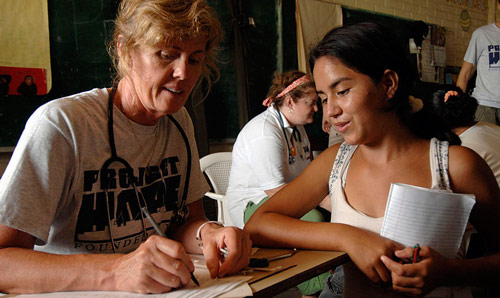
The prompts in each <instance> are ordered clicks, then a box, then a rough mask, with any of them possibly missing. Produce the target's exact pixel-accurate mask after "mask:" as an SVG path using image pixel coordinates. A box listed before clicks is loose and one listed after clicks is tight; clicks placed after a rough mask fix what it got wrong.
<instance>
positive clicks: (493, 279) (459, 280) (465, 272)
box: [445, 253, 500, 287]
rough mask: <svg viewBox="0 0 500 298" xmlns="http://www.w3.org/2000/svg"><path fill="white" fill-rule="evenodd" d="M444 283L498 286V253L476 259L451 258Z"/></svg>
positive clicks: (499, 275)
mask: <svg viewBox="0 0 500 298" xmlns="http://www.w3.org/2000/svg"><path fill="white" fill-rule="evenodd" d="M448 272H449V274H448V278H447V280H446V281H445V283H446V285H462V286H463V285H468V286H485V287H488V286H498V280H499V279H500V253H495V254H492V255H490V256H485V257H481V258H476V259H463V260H452V261H451V266H450V267H449V270H448Z"/></svg>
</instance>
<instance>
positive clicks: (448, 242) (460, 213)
mask: <svg viewBox="0 0 500 298" xmlns="http://www.w3.org/2000/svg"><path fill="white" fill-rule="evenodd" d="M474 203H475V196H474V195H470V194H457V193H451V192H444V191H442V190H435V189H429V188H422V187H418V186H412V185H407V184H400V183H393V184H391V189H390V191H389V197H388V199H387V206H386V210H385V217H384V223H383V225H382V229H381V232H380V235H381V236H383V237H386V238H389V239H391V240H394V241H396V242H399V243H401V244H403V245H405V246H409V247H413V246H414V245H415V244H416V243H419V244H420V245H426V246H430V247H432V248H433V249H434V250H436V251H438V252H439V253H441V254H442V255H443V256H444V257H447V258H455V257H456V255H457V251H458V249H459V247H460V243H461V241H462V238H463V235H464V232H465V228H466V226H467V222H468V219H469V214H470V211H471V210H472V207H473V206H474Z"/></svg>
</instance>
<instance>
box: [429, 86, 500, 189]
mask: <svg viewBox="0 0 500 298" xmlns="http://www.w3.org/2000/svg"><path fill="white" fill-rule="evenodd" d="M426 102H428V103H429V105H430V107H431V108H432V109H433V110H434V112H435V113H436V114H437V115H438V116H439V117H441V118H442V119H443V120H444V121H445V122H447V123H448V124H449V125H450V127H451V128H452V130H453V131H454V132H455V133H456V134H457V135H458V136H459V137H460V140H461V141H462V146H465V147H469V148H471V149H472V150H474V151H475V152H476V153H477V154H479V155H480V156H481V157H482V158H483V159H484V160H485V161H486V163H487V164H488V165H489V166H490V168H491V170H492V171H493V174H494V175H495V177H496V179H497V183H498V185H500V126H498V125H495V124H491V123H489V122H485V121H475V120H474V115H475V113H476V110H477V107H478V102H477V100H476V99H475V98H474V97H472V96H470V95H469V94H467V93H464V92H463V91H462V89H460V88H459V87H457V86H455V85H443V86H440V87H439V88H438V89H437V90H435V91H434V92H433V93H432V95H431V96H430V98H429V99H427V100H426Z"/></svg>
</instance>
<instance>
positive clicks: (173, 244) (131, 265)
mask: <svg viewBox="0 0 500 298" xmlns="http://www.w3.org/2000/svg"><path fill="white" fill-rule="evenodd" d="M192 271H194V265H193V262H192V261H191V258H190V257H189V255H188V254H187V253H186V251H185V250H184V248H183V246H182V245H181V244H180V243H179V242H177V241H174V240H170V239H167V238H164V237H160V236H157V235H153V236H150V237H149V238H148V239H147V240H146V242H144V243H142V244H141V245H140V246H139V248H138V249H136V250H135V251H133V252H131V253H129V254H125V255H121V256H120V257H119V258H118V259H116V260H115V262H114V265H113V268H112V269H111V270H110V272H109V273H110V274H111V275H112V279H113V284H114V287H113V289H112V290H118V291H126V292H137V293H165V292H169V291H170V290H171V289H173V288H179V287H182V286H184V285H186V284H188V283H189V282H190V280H191V273H190V272H192Z"/></svg>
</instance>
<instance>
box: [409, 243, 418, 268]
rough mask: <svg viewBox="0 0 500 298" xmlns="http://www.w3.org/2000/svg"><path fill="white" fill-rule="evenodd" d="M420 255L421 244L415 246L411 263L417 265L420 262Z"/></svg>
mask: <svg viewBox="0 0 500 298" xmlns="http://www.w3.org/2000/svg"><path fill="white" fill-rule="evenodd" d="M419 253H420V244H418V243H417V244H415V246H414V247H413V258H412V260H411V262H412V263H413V264H415V263H416V262H418V254H419Z"/></svg>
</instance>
